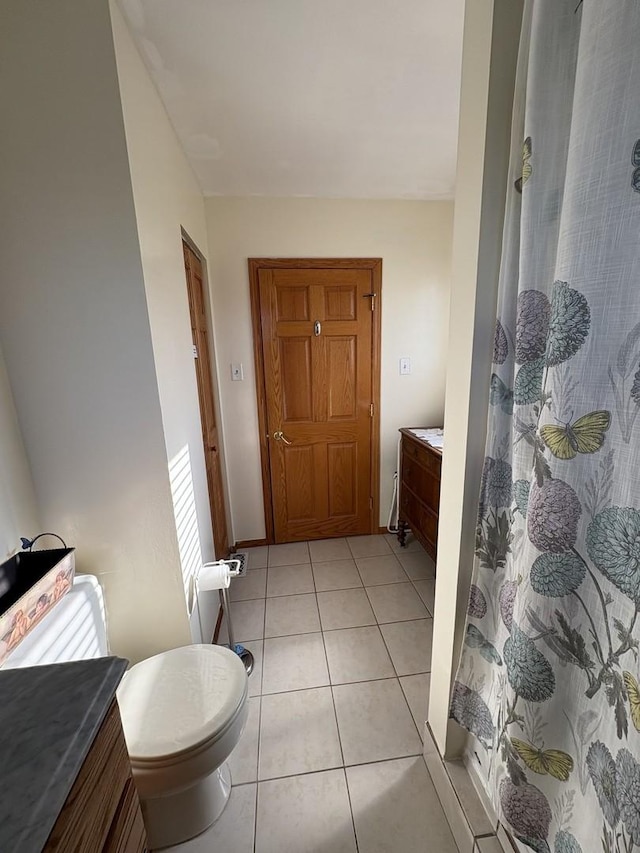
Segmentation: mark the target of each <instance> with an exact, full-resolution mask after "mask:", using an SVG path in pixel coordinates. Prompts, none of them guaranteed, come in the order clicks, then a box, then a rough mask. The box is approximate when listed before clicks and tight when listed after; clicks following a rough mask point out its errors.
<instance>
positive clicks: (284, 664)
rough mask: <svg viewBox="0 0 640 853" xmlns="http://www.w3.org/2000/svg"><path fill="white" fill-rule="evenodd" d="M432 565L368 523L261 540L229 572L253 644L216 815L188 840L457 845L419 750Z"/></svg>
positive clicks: (353, 850)
mask: <svg viewBox="0 0 640 853" xmlns="http://www.w3.org/2000/svg"><path fill="white" fill-rule="evenodd" d="M434 576H435V575H434V565H433V562H432V561H431V559H430V558H429V557H428V556H427V554H426V553H425V552H424V551H423V550H422V548H421V547H420V545H419V544H418V543H417V542H410V543H409V545H408V547H407V548H406V549H403V550H402V551H400V549H399V546H398V543H397V541H396V539H395V537H391V536H360V537H351V538H348V539H331V540H326V541H322V542H309V543H306V542H303V543H295V544H291V545H275V546H271V547H269V548H266V547H264V548H254V549H251V550H250V551H249V568H248V572H247V575H246V577H244V578H238V579H237V580H235V581H233V584H232V587H231V599H232V601H233V605H232V608H233V610H232V613H233V622H234V629H235V633H236V637H237V638H238V640H239V641H241V642H242V643H244V644H245V645H246V646H247V647H248V648H250V649H251V651H252V652H253V653H254V655H255V658H256V668H255V670H254V672H253V673H252V675H251V677H250V679H249V685H250V691H249V692H250V696H251V698H250V699H249V718H248V722H247V726H246V728H245V731H244V733H243V735H242V738H241V740H240V743H239V744H238V746H237V747H236V749H235V750H234V752H233V754H232V755H231V757H230V759H229V765H230V768H231V775H232V780H233V788H232V792H231V799H230V801H229V804H228V806H227V808H226V809H225V811H224V813H223V815H222V817H221V818H220V820H219V821H218V822H217V823H216V824H215V825H214V826H213V827H212V828H211V829H209V830H207V832H205V833H203V834H202V835H200V836H199V837H198V838H195V839H193V840H192V841H189V842H187V843H186V844H182V845H179V846H178V847H175V848H171V850H173V851H176V853H177V852H178V851H180V853H455V851H456V846H455V843H454V840H453V837H452V835H451V833H450V831H449V827H448V825H447V822H446V819H445V817H444V813H443V811H442V808H441V806H440V803H439V800H438V797H437V795H436V792H435V790H434V788H433V785H432V783H431V780H430V777H429V774H428V772H427V769H426V765H425V763H424V759H423V758H422V740H421V738H422V730H423V726H424V721H425V719H426V716H427V697H428V692H429V677H430V676H429V672H430V669H431V630H432V618H431V616H432V610H433V592H434V585H435V580H434Z"/></svg>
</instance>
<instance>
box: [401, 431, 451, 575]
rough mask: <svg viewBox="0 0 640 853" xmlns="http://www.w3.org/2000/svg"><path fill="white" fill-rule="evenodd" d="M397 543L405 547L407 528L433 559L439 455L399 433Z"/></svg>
mask: <svg viewBox="0 0 640 853" xmlns="http://www.w3.org/2000/svg"><path fill="white" fill-rule="evenodd" d="M400 434H401V436H402V438H401V441H400V474H399V488H400V502H399V514H398V539H399V541H400V543H401V544H402V545H404V543H405V539H406V535H407V527H409V528H411V531H412V532H413V534H414V536H415V537H416V539H417V540H418V542H420V544H421V545H422V546H423V548H425V550H426V551H427V553H428V554H429V556H430V557H431V558H432V559H433V560H435V559H436V548H437V542H438V513H439V506H440V474H441V468H442V451H440V450H438V449H437V448H435V447H432V446H431V445H430V444H429V443H428V442H426V441H424V439H421V438H418V437H417V436H416V435H414V434H413V433H412V432H411V431H410V430H409V429H408V428H405V429H401V430H400Z"/></svg>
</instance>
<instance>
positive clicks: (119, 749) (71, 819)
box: [44, 700, 148, 853]
mask: <svg viewBox="0 0 640 853" xmlns="http://www.w3.org/2000/svg"><path fill="white" fill-rule="evenodd" d="M44 849H45V851H47V853H52V851H56V853H62V851H64V853H72V851H73V853H146V851H147V850H148V847H147V836H146V831H145V828H144V823H143V821H142V812H141V810H140V801H139V799H138V792H137V791H136V788H135V785H134V782H133V778H132V775H131V766H130V764H129V755H128V753H127V747H126V744H125V740H124V733H123V731H122V723H121V721H120V711H119V709H118V705H117V702H116V701H115V700H114V701H113V702H112V703H111V706H110V708H109V710H108V712H107V715H106V717H105V719H104V721H103V723H102V726H101V727H100V730H99V731H98V734H97V735H96V737H95V740H94V741H93V744H92V746H91V749H90V750H89V752H88V754H87V757H86V758H85V760H84V763H83V765H82V767H81V768H80V772H79V773H78V776H77V777H76V781H75V783H74V785H73V787H72V789H71V791H70V792H69V796H68V797H67V800H66V802H65V804H64V806H63V808H62V811H61V812H60V814H59V816H58V819H57V821H56V823H55V825H54V827H53V829H52V830H51V834H50V835H49V838H48V840H47V844H46V846H45V848H44Z"/></svg>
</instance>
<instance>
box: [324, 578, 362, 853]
mask: <svg viewBox="0 0 640 853" xmlns="http://www.w3.org/2000/svg"><path fill="white" fill-rule="evenodd" d="M316 599H317V595H316ZM322 648H323V649H324V659H325V661H326V663H327V675H328V676H329V685H330V686H329V689H330V690H331V705H332V706H333V718H334V720H335V721H336V731H337V732H338V744H339V745H340V756H341V758H342V773H343V775H344V784H345V788H346V791H347V800H348V801H349V814H350V815H351V826H352V828H353V839H354V841H355V845H356V853H358V849H359V848H358V835H357V833H356V822H355V818H354V816H353V807H352V805H351V793H350V791H349V780H348V779H347V771H346V765H345V761H344V749H343V748H342V735H341V734H340V724H339V723H338V711H337V709H336V697H335V696H334V695H333V684H332V683H331V669H330V668H329V655H328V654H327V644H326V643H325V641H324V631H323V632H322Z"/></svg>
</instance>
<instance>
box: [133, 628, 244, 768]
mask: <svg viewBox="0 0 640 853" xmlns="http://www.w3.org/2000/svg"><path fill="white" fill-rule="evenodd" d="M246 694H247V674H246V672H245V669H244V665H243V663H242V661H241V660H240V658H239V657H238V656H237V655H236V654H234V653H233V652H232V651H230V650H229V649H226V648H224V647H222V646H214V645H192V646H183V647H182V648H178V649H171V650H170V651H167V652H162V653H161V654H159V655H155V656H154V657H152V658H148V659H147V660H144V661H141V662H140V663H137V664H136V665H135V666H133V667H132V668H131V669H130V670H129V672H127V674H126V675H125V677H124V678H123V680H122V682H121V684H120V687H119V689H118V694H117V695H118V705H119V706H120V714H121V717H122V727H123V729H124V734H125V740H126V742H127V749H128V751H129V755H130V756H131V758H133V759H142V760H148V761H151V760H154V759H155V760H159V759H162V758H166V757H168V756H172V755H176V754H178V753H180V752H185V751H187V750H190V749H193V748H195V747H197V746H198V745H200V744H202V743H204V742H206V741H208V740H210V739H211V738H212V737H214V736H215V735H216V734H217V733H218V732H220V731H221V730H222V729H224V728H225V727H226V725H227V724H228V723H229V722H230V721H231V720H232V719H233V718H234V717H235V715H236V714H237V712H238V710H239V708H240V706H241V705H242V704H243V702H244V701H245V698H246Z"/></svg>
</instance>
